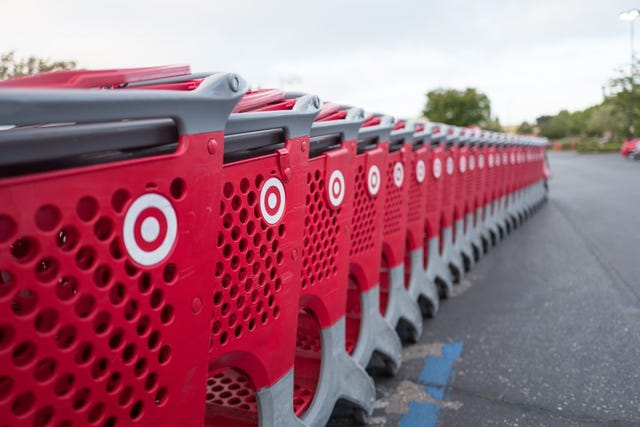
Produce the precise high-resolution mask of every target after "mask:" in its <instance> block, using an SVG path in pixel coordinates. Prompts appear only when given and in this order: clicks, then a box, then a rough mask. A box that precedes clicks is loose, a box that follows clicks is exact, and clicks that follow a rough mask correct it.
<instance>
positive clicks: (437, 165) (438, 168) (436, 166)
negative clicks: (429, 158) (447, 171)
mask: <svg viewBox="0 0 640 427" xmlns="http://www.w3.org/2000/svg"><path fill="white" fill-rule="evenodd" d="M441 176H442V161H440V159H434V160H433V177H434V178H435V179H438V178H440V177H441Z"/></svg>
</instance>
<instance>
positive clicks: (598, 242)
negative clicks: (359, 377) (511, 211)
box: [330, 153, 640, 427]
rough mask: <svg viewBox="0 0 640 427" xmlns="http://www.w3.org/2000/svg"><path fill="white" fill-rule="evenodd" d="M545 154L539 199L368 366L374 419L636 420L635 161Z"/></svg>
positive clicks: (639, 300) (465, 422)
mask: <svg viewBox="0 0 640 427" xmlns="http://www.w3.org/2000/svg"><path fill="white" fill-rule="evenodd" d="M549 158H550V163H551V168H552V171H553V174H554V177H553V179H552V181H551V182H550V188H551V191H550V194H549V202H548V203H547V204H545V205H544V206H543V207H542V208H541V209H540V210H539V211H538V212H537V213H536V214H535V215H533V216H532V217H531V218H530V219H529V221H527V222H525V223H524V224H523V225H522V226H520V227H519V228H518V229H517V230H515V231H514V232H513V233H512V234H511V236H509V237H508V238H507V239H506V240H504V241H502V242H501V243H499V244H498V246H497V247H496V248H494V249H493V250H492V251H491V252H490V253H489V254H488V255H487V256H485V257H484V258H483V259H482V260H481V262H480V263H478V264H477V266H476V267H475V269H474V270H473V271H472V272H470V273H469V274H468V275H467V277H466V278H465V280H464V282H463V283H462V285H461V286H463V288H464V292H461V293H460V295H458V296H457V297H455V298H452V299H451V300H449V301H445V302H444V303H443V305H442V307H441V310H440V312H439V313H438V316H437V317H436V318H435V319H433V320H429V321H427V322H426V323H425V333H424V335H423V336H422V339H421V340H420V342H419V343H417V344H416V345H413V346H407V347H405V350H404V353H405V354H404V365H403V367H402V369H401V370H400V372H399V374H398V375H397V376H396V377H394V378H385V377H384V376H380V375H376V377H375V379H376V386H377V391H378V401H377V403H376V408H377V409H376V411H375V413H374V416H373V418H372V424H373V425H401V426H403V427H412V426H433V425H438V426H483V425H510V426H556V425H557V426H565V425H566V426H581V425H615V426H626V425H640V162H630V161H627V160H625V159H623V158H621V157H620V156H619V155H617V154H614V155H582V156H581V155H576V154H574V153H550V155H549ZM351 423H352V421H351V420H350V419H348V418H345V417H340V416H336V417H334V418H333V419H332V421H331V423H330V425H334V426H339V425H351Z"/></svg>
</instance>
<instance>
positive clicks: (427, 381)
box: [400, 342, 462, 427]
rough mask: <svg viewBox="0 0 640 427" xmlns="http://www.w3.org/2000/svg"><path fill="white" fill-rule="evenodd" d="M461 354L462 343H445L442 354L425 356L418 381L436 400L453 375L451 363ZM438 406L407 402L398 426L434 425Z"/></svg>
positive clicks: (432, 426) (429, 426)
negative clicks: (407, 408)
mask: <svg viewBox="0 0 640 427" xmlns="http://www.w3.org/2000/svg"><path fill="white" fill-rule="evenodd" d="M461 354H462V343H461V342H453V343H447V344H445V345H444V346H443V347H442V356H427V357H426V359H425V364H424V368H422V372H421V373H420V376H419V377H418V381H420V382H421V383H422V384H424V385H425V386H426V391H427V393H429V395H430V396H431V397H433V398H434V399H437V400H442V399H443V398H444V391H445V387H446V386H447V384H448V383H449V381H450V380H451V378H452V377H453V369H452V368H453V364H454V362H455V361H456V359H458V358H459V357H460V355H461ZM439 411H440V406H438V405H434V404H433V403H425V402H409V411H408V412H407V413H406V414H404V416H403V417H402V419H401V420H400V427H435V425H436V422H437V421H438V412H439Z"/></svg>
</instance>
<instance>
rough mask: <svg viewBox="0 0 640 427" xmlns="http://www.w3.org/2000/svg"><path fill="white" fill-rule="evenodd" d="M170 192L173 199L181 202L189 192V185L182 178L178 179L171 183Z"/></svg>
mask: <svg viewBox="0 0 640 427" xmlns="http://www.w3.org/2000/svg"><path fill="white" fill-rule="evenodd" d="M169 192H170V193H171V197H173V199H174V200H180V199H182V198H183V197H184V195H185V194H186V192H187V183H186V182H184V179H182V178H176V179H174V180H173V181H171V185H170V186H169Z"/></svg>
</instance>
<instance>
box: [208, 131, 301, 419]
mask: <svg viewBox="0 0 640 427" xmlns="http://www.w3.org/2000/svg"><path fill="white" fill-rule="evenodd" d="M303 144H308V137H301V138H295V139H292V140H288V141H287V142H286V149H281V150H278V151H277V152H276V153H274V154H269V155H265V156H261V157H257V158H252V159H247V160H243V161H239V162H235V163H228V164H226V165H225V166H224V168H223V172H222V176H223V180H222V182H221V193H222V194H221V196H222V199H221V202H220V203H219V206H218V209H216V210H215V211H214V212H215V213H214V214H213V215H214V217H215V218H217V220H218V221H219V223H220V226H219V232H218V234H217V236H216V239H215V240H214V241H212V242H211V243H212V246H213V247H214V251H213V257H212V260H214V263H213V265H214V271H213V273H212V278H213V280H212V281H210V282H209V283H210V286H211V294H212V295H213V296H212V305H211V307H212V310H211V312H210V322H211V323H210V328H209V334H210V341H209V342H210V348H209V378H208V381H209V382H211V380H212V379H213V380H214V382H215V383H216V384H217V383H219V382H221V381H229V379H230V380H231V381H232V382H235V381H236V378H237V375H238V372H240V373H241V375H243V376H246V377H247V379H248V381H247V382H245V384H246V386H245V388H246V389H247V390H249V387H250V388H251V390H249V391H250V392H251V394H252V395H253V394H255V392H256V391H257V390H259V389H261V388H263V387H268V386H270V385H273V384H274V383H275V382H277V381H278V380H280V379H281V378H282V377H283V376H284V375H285V374H287V373H288V372H289V371H291V370H292V369H293V362H294V355H295V348H296V347H295V346H296V344H295V342H296V328H295V325H296V324H297V318H298V301H299V298H300V288H301V285H300V280H299V278H300V274H301V265H302V262H301V257H302V246H301V245H300V236H302V233H303V219H304V193H305V187H306V180H305V178H306V173H305V171H306V168H305V163H306V157H305V156H304V153H303V151H302V148H301V147H302V145H303ZM283 157H286V159H287V160H286V161H287V162H288V163H287V164H288V167H289V172H288V173H290V177H289V179H285V177H284V176H283V169H282V168H281V167H280V164H282V163H281V162H282V158H283ZM280 190H281V191H280ZM227 377H228V378H229V379H226V378H227ZM243 393H244V392H243ZM236 397H239V396H236ZM233 402H236V400H233V401H232V402H231V401H229V400H228V399H226V400H225V399H222V400H220V399H217V400H216V399H209V400H207V418H206V420H205V424H206V425H214V424H215V425H219V424H223V425H246V424H244V423H245V421H242V420H244V419H245V418H246V416H245V415H246V414H245V413H246V412H247V411H248V412H250V413H251V416H250V417H249V420H252V419H255V420H257V419H258V418H257V417H258V414H256V413H254V411H255V410H256V408H255V407H254V406H251V405H249V406H250V407H249V408H248V409H247V408H246V407H243V406H237V405H235V404H233ZM245 403H248V402H246V399H245ZM216 423H217V424H216Z"/></svg>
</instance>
